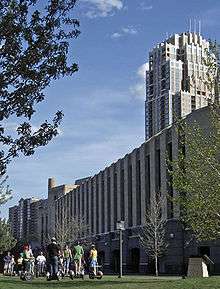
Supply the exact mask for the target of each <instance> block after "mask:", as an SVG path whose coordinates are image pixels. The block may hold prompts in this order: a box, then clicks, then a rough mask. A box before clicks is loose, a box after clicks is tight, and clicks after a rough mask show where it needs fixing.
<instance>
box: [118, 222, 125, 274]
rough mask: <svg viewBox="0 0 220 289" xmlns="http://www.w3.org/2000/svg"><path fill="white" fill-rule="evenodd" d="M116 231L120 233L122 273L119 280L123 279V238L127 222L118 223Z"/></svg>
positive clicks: (120, 272)
mask: <svg viewBox="0 0 220 289" xmlns="http://www.w3.org/2000/svg"><path fill="white" fill-rule="evenodd" d="M116 229H117V230H118V231H119V255H120V271H119V276H118V278H121V277H122V274H123V248H122V246H123V238H122V231H124V230H125V222H124V221H118V222H117V224H116Z"/></svg>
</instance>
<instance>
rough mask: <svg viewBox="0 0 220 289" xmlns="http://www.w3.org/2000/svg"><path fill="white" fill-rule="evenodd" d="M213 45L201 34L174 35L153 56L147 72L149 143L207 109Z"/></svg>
mask: <svg viewBox="0 0 220 289" xmlns="http://www.w3.org/2000/svg"><path fill="white" fill-rule="evenodd" d="M208 49H209V42H208V41H207V40H205V39H203V38H202V36H201V35H200V33H199V34H197V33H195V32H194V33H191V32H187V33H182V34H174V35H173V36H171V37H170V38H168V39H166V40H165V41H164V42H162V43H160V44H158V45H157V46H156V47H155V48H153V50H152V51H151V52H150V53H149V71H147V72H146V102H145V137H146V140H147V139H148V138H150V137H151V136H153V135H155V134H157V133H158V132H159V131H161V130H162V129H164V128H165V127H167V126H169V125H171V124H172V123H173V121H174V119H175V117H184V116H186V115H187V114H189V113H191V112H192V111H193V110H195V109H199V108H201V107H204V106H207V105H208V103H209V101H210V98H211V94H210V91H209V90H208V88H207V86H206V84H205V80H206V77H207V76H206V71H207V66H206V64H205V62H204V59H205V58H206V57H207V52H206V51H207V50H208Z"/></svg>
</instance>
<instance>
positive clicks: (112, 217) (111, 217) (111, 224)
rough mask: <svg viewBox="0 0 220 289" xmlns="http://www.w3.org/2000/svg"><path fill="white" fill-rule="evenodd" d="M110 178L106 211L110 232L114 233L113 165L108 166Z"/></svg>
mask: <svg viewBox="0 0 220 289" xmlns="http://www.w3.org/2000/svg"><path fill="white" fill-rule="evenodd" d="M109 170H110V178H111V183H110V204H108V209H109V210H110V230H111V231H114V229H115V226H114V214H115V213H116V212H115V211H114V173H115V169H114V164H113V165H111V166H110V168H109Z"/></svg>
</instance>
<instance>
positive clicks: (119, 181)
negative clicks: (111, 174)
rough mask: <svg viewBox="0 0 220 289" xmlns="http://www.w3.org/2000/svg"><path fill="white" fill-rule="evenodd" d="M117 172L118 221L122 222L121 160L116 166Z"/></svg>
mask: <svg viewBox="0 0 220 289" xmlns="http://www.w3.org/2000/svg"><path fill="white" fill-rule="evenodd" d="M115 172H116V173H117V208H116V211H117V219H118V220H117V221H119V220H121V160H119V161H117V163H116V164H115Z"/></svg>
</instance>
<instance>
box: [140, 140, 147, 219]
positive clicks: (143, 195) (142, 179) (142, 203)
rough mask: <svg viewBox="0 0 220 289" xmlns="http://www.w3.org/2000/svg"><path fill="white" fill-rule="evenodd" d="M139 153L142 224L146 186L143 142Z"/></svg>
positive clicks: (144, 212)
mask: <svg viewBox="0 0 220 289" xmlns="http://www.w3.org/2000/svg"><path fill="white" fill-rule="evenodd" d="M139 153H140V162H141V172H140V173H141V224H143V222H144V220H145V215H146V192H145V188H146V175H145V174H146V172H145V168H146V164H145V161H146V157H145V144H143V145H142V146H141V147H140V149H139Z"/></svg>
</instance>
